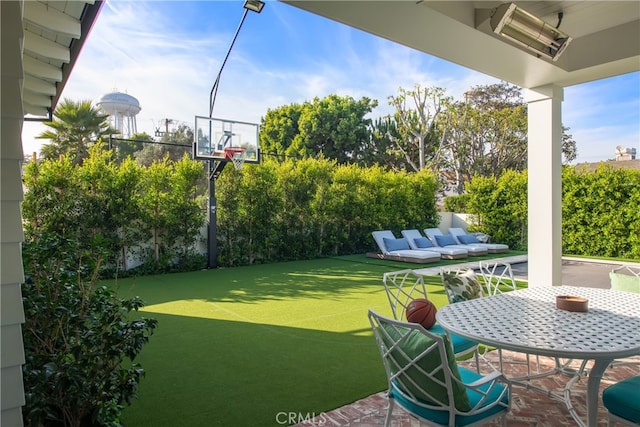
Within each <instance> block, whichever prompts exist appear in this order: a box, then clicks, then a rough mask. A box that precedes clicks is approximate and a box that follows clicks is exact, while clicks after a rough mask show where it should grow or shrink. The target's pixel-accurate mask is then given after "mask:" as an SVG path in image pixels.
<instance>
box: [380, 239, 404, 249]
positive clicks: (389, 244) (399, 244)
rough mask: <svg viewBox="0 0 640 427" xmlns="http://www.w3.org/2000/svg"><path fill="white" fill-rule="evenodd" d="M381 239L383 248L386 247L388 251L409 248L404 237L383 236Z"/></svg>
mask: <svg viewBox="0 0 640 427" xmlns="http://www.w3.org/2000/svg"><path fill="white" fill-rule="evenodd" d="M382 240H383V241H384V246H385V248H387V250H388V251H389V252H393V251H404V250H407V249H410V248H409V243H408V242H407V240H406V239H389V238H387V237H384V238H383V239H382Z"/></svg>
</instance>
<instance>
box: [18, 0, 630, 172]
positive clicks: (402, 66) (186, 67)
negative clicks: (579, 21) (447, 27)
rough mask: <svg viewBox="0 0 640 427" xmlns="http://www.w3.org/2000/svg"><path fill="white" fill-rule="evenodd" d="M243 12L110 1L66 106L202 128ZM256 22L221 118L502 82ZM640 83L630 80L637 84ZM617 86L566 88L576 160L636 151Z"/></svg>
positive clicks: (310, 29)
mask: <svg viewBox="0 0 640 427" xmlns="http://www.w3.org/2000/svg"><path fill="white" fill-rule="evenodd" d="M238 5H239V3H238V2H144V1H134V2H128V1H111V0H110V1H108V2H107V3H106V5H105V7H104V8H103V10H102V12H101V14H100V16H99V18H98V20H97V22H96V24H95V27H94V28H93V31H92V33H91V35H90V37H89V39H88V42H87V44H86V46H85V47H84V48H83V51H82V52H81V55H80V58H79V61H78V63H77V64H76V66H75V68H74V71H73V73H72V75H71V79H70V80H69V82H68V84H67V87H66V88H65V90H64V92H63V94H62V95H63V97H67V98H70V99H73V100H79V99H91V100H92V101H94V102H97V101H98V100H99V98H100V97H101V96H102V95H104V94H106V93H109V92H111V91H113V90H114V89H117V90H119V91H121V92H126V93H128V94H130V95H132V96H134V97H136V98H137V99H138V100H139V102H140V104H141V107H142V111H141V112H140V113H139V114H138V116H137V124H138V130H139V131H145V132H148V133H149V134H152V135H153V132H154V125H155V126H156V127H158V126H159V123H160V121H161V120H162V119H164V118H171V119H173V120H176V121H178V122H184V123H187V124H188V125H191V126H192V125H193V120H194V116H195V115H204V116H206V115H208V113H209V92H210V90H211V86H212V84H213V82H214V80H215V77H216V75H217V73H218V71H219V68H220V65H221V63H222V60H223V59H224V55H225V54H226V52H227V49H228V47H229V43H230V42H231V39H232V36H233V34H234V31H235V30H236V22H237V21H236V20H235V18H234V19H229V16H234V15H231V14H232V13H236V12H237V11H236V9H238V8H239V6H238ZM240 10H241V8H240ZM237 15H238V19H239V17H240V12H239V11H238V12H237ZM250 18H251V19H248V20H247V22H246V23H245V25H244V27H243V28H242V31H241V33H240V35H239V38H238V40H237V41H236V45H235V46H234V49H233V51H232V53H231V55H230V57H229V60H228V62H227V64H226V66H225V68H224V72H223V74H222V76H221V81H220V86H219V92H218V97H217V100H216V105H215V109H214V116H216V117H222V118H229V119H235V120H241V121H248V122H259V120H260V118H261V117H262V116H263V115H264V114H265V113H266V111H267V109H269V108H276V107H279V106H282V105H286V104H290V103H293V102H298V103H301V102H304V101H309V100H311V99H313V98H314V97H320V98H322V97H325V96H327V95H329V94H331V93H337V94H339V95H349V96H352V97H354V98H356V99H359V98H360V97H363V96H366V97H369V98H371V99H377V100H378V102H379V107H378V108H377V109H376V110H375V111H374V113H373V117H376V116H380V115H384V114H389V113H391V112H392V109H391V107H389V106H388V101H387V98H388V97H389V96H391V95H395V94H397V91H398V88H399V87H403V88H407V89H408V88H412V87H413V86H414V84H416V83H418V84H420V85H421V86H423V87H430V86H438V87H442V88H445V89H446V93H447V95H449V96H452V97H454V98H456V99H460V98H461V97H462V94H463V92H465V91H466V90H469V89H470V88H471V87H473V86H477V85H486V84H492V83H496V82H497V80H495V79H494V78H492V77H489V76H486V75H483V74H481V73H478V72H475V71H472V70H468V69H465V68H463V67H459V66H457V65H455V64H451V63H448V62H446V61H443V60H440V59H438V58H435V57H432V56H428V55H425V54H422V53H420V52H417V51H415V50H413V49H409V48H406V47H403V46H400V45H397V44H394V43H392V42H389V41H388V40H384V39H380V38H376V37H373V36H370V35H367V34H365V33H363V32H361V31H358V30H352V29H349V28H347V27H346V26H343V25H340V24H337V23H335V22H332V21H327V20H325V19H322V18H320V17H314V16H312V15H310V14H308V13H306V12H303V11H300V10H298V9H296V8H293V7H290V6H288V5H286V4H282V3H279V2H269V3H268V4H267V7H266V8H265V10H264V11H263V13H262V14H261V15H260V17H258V16H257V15H251V16H250ZM230 21H231V22H230ZM269 45H271V47H269ZM638 74H640V73H636V76H635V80H634V79H633V78H632V79H631V80H630V81H631V82H632V83H633V82H635V84H636V85H637V86H639V85H638V80H639V79H640V77H639V76H638ZM627 78H628V77H627ZM618 86H619V84H618V81H617V80H616V79H609V80H606V81H603V82H601V83H599V85H597V86H589V85H581V86H576V87H572V88H567V89H566V90H565V99H566V101H565V103H564V106H563V121H564V124H565V125H567V126H570V127H571V133H572V134H573V136H574V138H575V139H576V141H578V149H579V155H580V158H579V159H578V161H583V160H581V159H582V157H583V155H584V157H585V159H586V157H587V156H591V157H597V156H604V158H607V157H610V156H611V154H610V153H613V149H615V146H616V145H620V144H622V145H629V144H632V143H633V142H634V140H635V141H637V139H638V137H639V134H640V130H639V126H640V125H639V124H638V123H637V122H638V121H640V120H639V117H640V112H639V111H638V110H639V103H638V100H639V99H640V94H636V96H635V97H631V98H629V97H627V98H625V99H624V100H623V101H619V100H618V99H617V98H616V97H615V96H614V94H615V93H618V92H616V91H617V90H619V88H617V87H618ZM607 92H610V93H611V96H603V94H606V93H607ZM605 117H608V118H610V121H606V120H605V119H604V118H605ZM634 121H635V122H634ZM42 129H43V127H42V125H37V124H34V123H25V125H24V131H23V144H24V146H25V152H27V153H30V152H31V151H33V150H36V149H38V147H39V145H40V143H41V141H34V138H33V137H34V136H35V135H36V134H38V133H40V132H41V131H42ZM636 145H637V143H636ZM611 146H612V147H613V148H611ZM585 161H586V160H585Z"/></svg>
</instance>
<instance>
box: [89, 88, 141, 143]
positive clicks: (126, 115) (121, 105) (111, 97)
mask: <svg viewBox="0 0 640 427" xmlns="http://www.w3.org/2000/svg"><path fill="white" fill-rule="evenodd" d="M97 105H98V106H99V107H100V108H102V110H103V111H104V112H105V113H107V114H108V115H109V121H110V124H111V127H112V128H114V129H118V132H119V133H120V134H121V135H122V136H124V137H125V138H129V137H130V136H131V135H133V134H135V133H137V132H138V126H137V124H136V114H138V113H139V112H140V110H141V108H140V103H139V102H138V100H137V99H136V98H134V97H133V96H131V95H128V94H126V93H122V92H112V93H108V94H106V95H104V96H103V97H102V98H100V101H98V102H97Z"/></svg>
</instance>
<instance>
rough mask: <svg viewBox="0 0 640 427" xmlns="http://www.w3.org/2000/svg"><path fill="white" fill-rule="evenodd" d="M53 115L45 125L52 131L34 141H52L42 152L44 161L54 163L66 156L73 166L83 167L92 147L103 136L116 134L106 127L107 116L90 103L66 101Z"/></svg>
mask: <svg viewBox="0 0 640 427" xmlns="http://www.w3.org/2000/svg"><path fill="white" fill-rule="evenodd" d="M53 115H54V117H55V119H54V120H53V121H51V122H45V123H44V124H45V126H48V127H50V128H51V129H48V130H45V131H44V132H42V133H41V134H40V135H38V136H37V137H36V138H40V139H49V140H51V143H50V144H47V145H44V146H43V147H42V149H41V154H42V157H44V158H45V159H56V158H58V157H60V156H61V155H63V154H68V155H71V156H73V157H74V163H82V161H83V160H84V159H85V158H86V157H87V156H88V154H89V151H88V149H89V146H90V145H91V144H93V143H95V142H96V141H98V140H99V139H100V138H101V137H103V136H107V135H109V134H111V133H116V132H117V131H116V130H114V129H112V128H111V127H110V126H109V123H108V120H107V119H108V117H109V116H108V115H107V114H103V113H102V112H101V111H100V110H99V109H97V108H94V107H93V105H91V101H90V100H83V101H78V102H74V101H72V100H70V99H66V98H65V99H64V101H63V102H62V103H60V104H59V105H58V107H57V108H56V110H55V111H54V112H53Z"/></svg>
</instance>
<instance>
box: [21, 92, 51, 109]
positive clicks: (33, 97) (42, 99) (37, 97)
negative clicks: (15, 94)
mask: <svg viewBox="0 0 640 427" xmlns="http://www.w3.org/2000/svg"><path fill="white" fill-rule="evenodd" d="M22 100H23V101H24V102H26V103H28V104H30V105H33V106H36V107H45V108H46V107H51V97H50V96H46V95H41V94H38V93H35V92H31V91H28V90H25V91H24V93H23V94H22Z"/></svg>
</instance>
